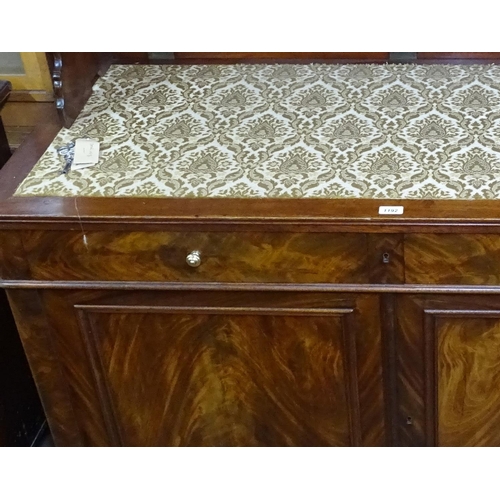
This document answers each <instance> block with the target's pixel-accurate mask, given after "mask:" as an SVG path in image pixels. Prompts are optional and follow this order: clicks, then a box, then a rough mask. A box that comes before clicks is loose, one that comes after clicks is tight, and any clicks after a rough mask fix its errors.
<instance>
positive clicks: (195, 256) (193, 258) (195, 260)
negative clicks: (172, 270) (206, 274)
mask: <svg viewBox="0 0 500 500" xmlns="http://www.w3.org/2000/svg"><path fill="white" fill-rule="evenodd" d="M186 262H187V264H188V266H191V267H198V266H199V265H200V264H201V254H200V252H198V250H193V251H192V252H191V253H189V254H188V256H187V257H186Z"/></svg>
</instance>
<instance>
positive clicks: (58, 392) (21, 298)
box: [7, 290, 83, 446]
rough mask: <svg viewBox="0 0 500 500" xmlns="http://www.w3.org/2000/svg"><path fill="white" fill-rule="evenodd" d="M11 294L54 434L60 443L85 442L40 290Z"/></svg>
mask: <svg viewBox="0 0 500 500" xmlns="http://www.w3.org/2000/svg"><path fill="white" fill-rule="evenodd" d="M7 296H8V299H9V302H10V306H11V308H12V313H13V315H14V318H15V320H16V325H17V329H18V331H19V335H20V337H21V340H22V343H23V347H24V349H25V352H26V355H27V358H28V362H29V365H30V368H31V372H32V374H33V378H34V379H35V383H36V385H37V389H38V392H39V394H40V398H41V400H42V404H43V408H44V410H45V414H46V416H47V421H48V423H49V426H50V429H51V432H52V436H53V438H54V441H55V442H56V444H57V445H58V446H79V445H81V444H82V443H83V441H82V437H81V433H80V429H79V427H78V424H77V420H76V418H75V412H74V407H73V404H72V398H71V396H70V387H69V385H68V384H67V381H66V379H65V377H64V372H63V369H62V360H61V359H60V357H59V355H58V352H57V350H56V349H55V348H54V344H53V337H52V333H53V332H52V328H51V326H50V325H49V323H48V322H47V317H46V315H45V310H44V305H43V302H42V300H41V297H40V293H39V292H37V291H34V290H9V291H8V292H7Z"/></svg>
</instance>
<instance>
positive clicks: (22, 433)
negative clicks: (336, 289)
mask: <svg viewBox="0 0 500 500" xmlns="http://www.w3.org/2000/svg"><path fill="white" fill-rule="evenodd" d="M10 89H11V85H10V83H9V82H6V81H0V110H1V109H2V107H3V106H4V104H5V103H6V101H7V98H8V96H9V92H10ZM9 158H10V148H9V145H8V143H7V137H6V136H5V131H4V128H3V124H2V120H1V118H0V168H1V167H2V166H3V164H4V163H5V162H7V160H8V159H9ZM0 325H1V328H0V446H30V445H33V444H34V442H35V441H36V439H37V437H38V436H39V435H41V434H42V431H43V428H44V425H45V416H44V414H43V410H42V406H41V403H40V399H39V397H38V394H37V391H36V388H35V384H34V382H33V378H32V376H31V373H30V370H29V367H28V362H27V361H26V355H25V354H24V351H23V348H22V345H21V342H20V339H19V335H18V333H17V329H16V325H15V323H14V319H13V318H12V312H11V310H10V307H9V304H8V302H7V297H6V295H5V292H4V290H2V291H1V293H0Z"/></svg>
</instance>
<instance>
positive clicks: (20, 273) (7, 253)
mask: <svg viewBox="0 0 500 500" xmlns="http://www.w3.org/2000/svg"><path fill="white" fill-rule="evenodd" d="M0 277H1V278H3V279H29V277H30V272H29V266H28V261H27V260H26V256H25V254H24V248H23V243H22V238H21V234H20V233H19V231H1V232H0Z"/></svg>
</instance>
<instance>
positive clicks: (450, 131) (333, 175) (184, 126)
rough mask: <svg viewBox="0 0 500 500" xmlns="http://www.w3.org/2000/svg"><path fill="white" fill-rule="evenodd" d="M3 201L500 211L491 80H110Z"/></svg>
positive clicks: (182, 76) (375, 73) (117, 71)
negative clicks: (338, 203)
mask: <svg viewBox="0 0 500 500" xmlns="http://www.w3.org/2000/svg"><path fill="white" fill-rule="evenodd" d="M79 137H91V138H96V139H98V140H99V141H100V143H101V156H100V161H99V163H98V165H97V166H95V167H93V168H88V169H84V170H79V171H71V172H70V173H69V174H67V175H62V174H61V173H60V171H61V168H62V166H63V160H62V158H61V157H59V156H58V155H57V152H56V148H57V147H59V146H61V145H63V144H65V143H67V142H69V141H71V140H74V139H76V138H79ZM16 195H17V196H106V197H117V196H120V197H127V196H129V197H231V198H234V197H252V198H270V197H272V198H399V199H409V198H432V199H450V198H451V199H452V198H457V199H480V198H482V199H491V198H500V66H495V65H473V66H465V65H439V66H438V65H326V64H311V65H285V64H279V65H219V66H213V65H207V66H174V65H170V66H123V65H117V66H112V67H111V68H110V70H109V71H108V72H107V73H106V75H105V76H104V77H103V78H101V79H100V80H99V81H98V82H97V83H96V84H95V86H94V90H93V94H92V96H91V98H90V100H89V101H88V103H87V104H86V106H85V108H84V110H83V111H82V113H81V114H80V116H79V117H78V119H77V120H76V121H75V123H74V124H73V126H72V127H71V128H70V129H64V130H62V131H61V132H60V133H59V135H58V136H57V137H56V139H55V140H54V142H53V144H52V145H51V146H50V147H49V148H48V150H47V151H46V152H45V154H44V155H43V156H42V157H41V159H40V160H39V162H38V163H37V164H36V166H35V167H34V168H33V170H32V171H31V173H30V174H29V175H28V177H27V178H26V179H25V180H24V182H23V183H22V184H21V185H20V187H19V188H18V190H17V192H16Z"/></svg>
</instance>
